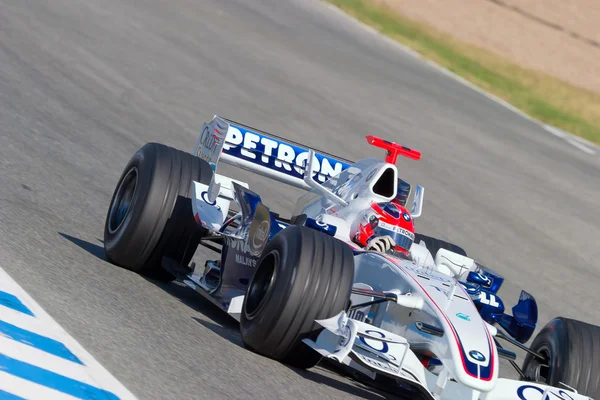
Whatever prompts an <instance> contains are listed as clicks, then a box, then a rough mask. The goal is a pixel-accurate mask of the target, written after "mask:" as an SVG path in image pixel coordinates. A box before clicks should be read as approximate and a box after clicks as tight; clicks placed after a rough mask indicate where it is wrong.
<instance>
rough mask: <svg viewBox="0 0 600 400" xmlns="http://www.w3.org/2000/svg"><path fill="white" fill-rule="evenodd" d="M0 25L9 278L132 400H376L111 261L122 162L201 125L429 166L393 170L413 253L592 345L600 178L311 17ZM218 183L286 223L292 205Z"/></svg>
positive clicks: (260, 11)
mask: <svg viewBox="0 0 600 400" xmlns="http://www.w3.org/2000/svg"><path fill="white" fill-rule="evenodd" d="M0 9H1V10H2V12H1V13H0V236H1V238H2V240H1V242H0V266H1V267H2V268H4V269H5V270H6V271H7V272H8V273H9V274H11V276H12V277H14V278H15V279H16V280H17V282H19V284H20V285H21V286H22V287H23V288H24V289H25V290H27V291H28V292H29V293H30V294H31V295H32V296H33V297H34V298H35V299H36V300H37V301H38V302H39V303H40V304H41V305H42V306H43V307H44V308H45V309H46V311H48V312H49V313H50V315H52V316H53V317H54V318H55V319H56V320H57V321H58V322H59V323H60V324H61V325H62V326H63V327H64V328H65V329H66V330H67V331H68V332H69V333H70V334H71V335H73V336H74V337H75V338H76V339H77V340H78V341H79V342H80V343H81V344H82V345H83V346H84V347H85V348H86V349H87V350H88V351H90V352H91V353H92V354H93V355H94V356H95V357H96V358H97V359H98V361H99V362H100V363H102V365H104V366H105V367H106V368H107V369H108V370H109V371H110V372H111V373H112V374H114V375H115V376H116V377H117V378H118V379H119V380H120V381H121V382H122V383H123V384H124V385H125V386H126V387H127V388H129V389H130V390H131V391H132V392H133V393H134V394H136V395H137V396H138V397H139V398H140V399H191V398H196V399H197V398H223V399H224V398H295V399H302V398H306V399H309V398H351V397H352V396H354V397H356V398H361V397H365V398H384V395H383V394H377V393H376V392H375V391H373V390H372V389H370V388H368V387H364V386H361V385H359V384H357V383H353V382H352V381H350V380H348V379H346V378H344V377H340V376H338V375H337V374H336V373H334V372H332V371H330V370H329V369H327V368H323V367H317V368H315V369H314V370H313V371H311V372H299V371H296V370H293V369H290V368H287V367H285V366H283V365H280V364H278V363H276V362H272V361H270V360H267V359H264V358H262V357H259V356H256V355H254V354H252V353H250V352H249V351H246V350H244V349H243V348H242V347H241V346H240V339H239V335H238V333H237V331H236V326H235V324H232V323H230V320H229V319H228V318H227V317H226V316H223V315H222V314H221V313H219V312H215V311H214V308H213V307H212V306H211V305H210V304H209V303H208V302H207V301H205V300H203V299H202V298H200V297H199V296H197V295H195V293H194V292H192V291H191V290H188V289H187V288H182V287H179V286H177V285H175V284H172V285H168V286H165V285H158V284H156V283H154V282H152V281H149V280H146V279H143V278H141V277H140V276H138V275H136V274H133V273H131V272H128V271H125V270H122V269H119V268H117V267H114V266H112V265H110V264H109V263H107V262H106V261H105V260H104V254H103V249H102V242H101V239H102V231H103V224H104V218H105V215H106V210H107V207H108V202H109V200H110V196H111V194H112V191H113V189H114V185H115V184H116V182H117V179H118V177H119V175H120V174H121V171H122V168H123V167H124V165H125V164H126V162H127V160H128V159H129V157H130V156H131V155H132V154H133V153H134V152H135V151H136V150H137V149H138V148H139V147H140V146H142V145H143V144H144V143H146V142H149V141H159V142H163V143H166V144H169V145H172V146H175V147H178V148H181V149H184V150H191V149H192V148H193V146H194V144H195V141H196V138H197V134H198V132H199V129H200V127H201V125H202V123H203V122H204V121H208V120H210V118H212V116H213V114H219V115H223V116H226V117H230V118H233V119H236V120H238V121H241V122H244V123H246V124H249V125H253V126H256V127H258V128H261V129H263V130H267V131H272V132H273V133H276V134H279V135H282V136H285V137H288V138H290V139H295V140H297V141H300V142H304V143H306V144H307V145H310V146H314V147H316V148H320V149H324V150H327V151H330V152H332V153H335V154H338V155H340V156H343V157H347V158H351V159H358V158H361V157H365V156H381V155H382V154H380V153H379V151H378V150H376V149H374V148H371V147H370V146H368V145H367V144H366V142H365V139H364V136H365V135H367V134H375V135H379V136H382V137H385V138H388V139H393V140H396V141H398V142H400V143H402V144H404V145H407V146H409V147H414V148H416V149H418V150H421V151H422V152H423V159H422V160H421V161H412V160H401V161H399V166H400V168H401V170H402V173H403V174H404V175H403V176H404V177H405V178H406V179H407V180H409V181H411V182H413V183H420V184H422V185H423V186H424V187H425V188H426V191H425V209H424V213H425V214H424V216H423V217H421V218H420V219H419V220H418V221H417V222H418V229H419V231H421V232H423V233H428V234H431V235H437V236H438V237H441V238H445V239H448V240H451V241H453V242H456V243H458V244H460V245H463V246H464V247H465V248H466V250H467V251H468V252H469V254H470V255H471V256H473V257H475V258H476V259H478V260H479V261H481V262H482V263H483V264H486V265H488V266H489V267H492V268H496V269H497V270H498V271H500V272H501V273H503V274H504V275H505V278H506V281H507V282H506V284H505V287H504V288H503V290H502V292H501V293H502V294H503V298H504V300H505V302H506V303H507V307H511V306H512V305H513V304H514V303H515V302H516V299H517V297H518V294H519V292H520V290H521V289H527V290H528V291H530V292H531V293H532V294H533V295H534V296H535V297H536V298H537V300H538V302H539V305H540V322H541V324H543V323H545V322H546V321H548V320H549V319H550V318H551V317H554V316H557V315H563V316H568V317H574V318H579V319H583V320H586V321H588V322H591V323H595V324H600V311H599V308H598V301H599V300H600V295H599V294H598V287H600V265H599V264H598V259H600V246H598V243H599V242H600V228H599V227H600V213H599V212H598V203H599V200H600V159H599V158H597V157H592V156H589V155H587V154H585V153H583V152H580V151H579V150H578V149H576V148H574V147H571V146H568V145H566V144H565V142H564V141H562V140H560V139H558V138H555V137H553V136H551V135H549V134H548V133H547V132H545V131H544V130H543V129H541V128H539V127H538V126H537V125H535V124H534V123H532V122H530V121H527V120H525V119H524V118H522V117H520V116H518V115H516V114H514V113H512V112H511V111H509V110H507V109H505V108H503V107H501V106H499V105H498V104H496V103H494V102H493V101H491V100H489V99H487V98H486V97H484V96H482V95H481V94H478V93H476V92H474V91H473V90H471V89H469V88H467V87H465V86H463V85H461V84H459V83H457V82H455V81H454V80H452V79H450V78H448V77H447V76H444V75H443V74H441V73H440V72H438V71H436V70H435V69H433V68H431V67H430V66H427V65H425V64H424V63H422V62H420V61H418V60H416V59H414V58H413V57H411V56H409V55H407V54H405V53H403V52H402V51H399V50H398V49H397V48H396V47H394V46H392V45H391V44H389V43H388V42H386V41H383V40H380V39H378V38H377V37H376V36H375V35H373V34H372V33H369V32H368V31H366V30H364V29H361V28H359V27H358V26H357V25H356V24H354V23H353V22H350V21H349V20H348V19H346V18H345V17H343V16H341V15H340V14H339V13H337V12H334V11H332V10H331V9H330V8H328V7H326V6H324V5H323V4H322V3H319V2H317V1H312V0H305V1H299V0H298V1H296V0H290V1H285V2H283V1H280V0H262V1H252V2H250V1H247V0H228V1H220V0H187V1H183V0H171V1H157V0H148V1H145V2H139V1H133V0H118V1H117V0H104V1H97V0H87V1H77V0H57V1H53V2H45V1H39V0H29V1H19V2H16V1H10V0H9V1H7V0H1V1H0ZM223 172H231V173H233V174H234V176H235V177H238V178H241V179H246V180H247V181H248V182H250V184H251V185H252V187H253V188H254V190H256V191H257V192H259V193H261V194H263V197H264V198H265V200H266V202H267V204H269V205H271V207H272V208H273V209H274V210H275V211H278V212H282V213H286V212H289V211H290V210H291V207H292V205H293V202H294V198H295V196H296V195H297V194H298V193H299V192H298V191H297V190H295V189H289V188H287V187H284V186H282V185H279V184H277V183H275V182H272V181H267V180H263V179H261V178H260V177H257V176H252V175H251V174H247V173H241V172H239V171H235V170H234V169H232V168H224V169H223ZM504 371H509V370H508V369H506V368H504ZM513 376H514V375H513Z"/></svg>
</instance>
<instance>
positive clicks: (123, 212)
mask: <svg viewBox="0 0 600 400" xmlns="http://www.w3.org/2000/svg"><path fill="white" fill-rule="evenodd" d="M137 182H138V170H137V168H136V167H133V168H131V169H130V170H129V171H128V172H127V174H126V175H125V177H124V178H123V179H122V180H121V183H120V184H119V188H118V189H117V194H116V195H115V199H114V200H113V202H112V204H111V206H110V211H109V213H108V232H109V233H111V234H112V233H115V232H116V231H118V230H119V229H120V228H121V226H123V224H124V222H125V220H126V218H127V215H129V212H130V210H131V208H132V205H133V202H134V198H135V192H136V189H137Z"/></svg>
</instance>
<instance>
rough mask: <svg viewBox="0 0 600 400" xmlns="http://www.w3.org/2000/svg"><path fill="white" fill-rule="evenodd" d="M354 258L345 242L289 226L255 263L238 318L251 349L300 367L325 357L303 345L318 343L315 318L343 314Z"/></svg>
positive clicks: (349, 288)
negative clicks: (305, 339)
mask: <svg viewBox="0 0 600 400" xmlns="http://www.w3.org/2000/svg"><path fill="white" fill-rule="evenodd" d="M353 278H354V255H353V253H352V250H351V249H350V248H349V247H348V245H347V244H345V243H343V242H341V241H340V240H338V239H335V238H333V237H331V236H329V235H326V234H323V233H321V232H317V231H315V230H312V229H309V228H306V227H301V226H295V225H290V226H289V227H287V228H285V229H284V230H282V231H281V232H279V233H278V234H277V235H276V236H275V237H274V238H273V239H272V240H271V241H270V242H269V243H268V244H267V246H266V248H265V250H264V251H263V253H262V255H261V257H260V258H259V260H258V262H257V268H256V271H255V273H254V276H253V278H252V279H251V281H250V283H249V285H248V289H247V291H246V296H245V298H244V304H243V307H242V315H241V319H240V327H241V333H242V340H243V341H244V344H245V345H246V346H247V347H248V348H250V349H251V350H252V351H254V352H256V353H259V354H261V355H263V356H266V357H269V358H272V359H275V360H278V361H281V362H284V363H286V364H289V365H291V366H294V367H297V368H311V367H313V366H314V365H316V364H317V363H318V362H319V360H320V359H321V356H320V355H319V354H318V353H317V352H316V351H314V350H312V349H311V348H310V347H308V346H307V345H306V344H304V343H303V342H302V339H304V338H312V339H316V336H317V335H318V333H319V332H320V331H321V329H322V328H321V327H320V326H319V325H318V324H317V323H315V320H318V319H326V318H331V317H333V316H335V315H336V314H338V313H339V312H341V311H343V310H344V309H345V308H346V306H347V304H348V301H349V299H350V294H351V289H352V282H353Z"/></svg>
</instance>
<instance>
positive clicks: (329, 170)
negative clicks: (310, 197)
mask: <svg viewBox="0 0 600 400" xmlns="http://www.w3.org/2000/svg"><path fill="white" fill-rule="evenodd" d="M315 165H316V164H315ZM319 171H320V172H321V174H323V175H326V176H335V175H337V174H339V173H340V172H342V164H340V163H335V165H334V166H331V164H330V163H329V160H328V159H326V158H324V159H323V163H322V164H321V168H319ZM322 181H323V182H324V181H325V179H324V178H323V179H322Z"/></svg>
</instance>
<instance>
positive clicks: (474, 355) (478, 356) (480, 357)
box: [469, 350, 485, 361]
mask: <svg viewBox="0 0 600 400" xmlns="http://www.w3.org/2000/svg"><path fill="white" fill-rule="evenodd" d="M469 355H470V356H471V358H472V359H473V360H477V361H485V356H484V355H483V354H481V353H480V352H478V351H477V350H471V351H470V352H469Z"/></svg>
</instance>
